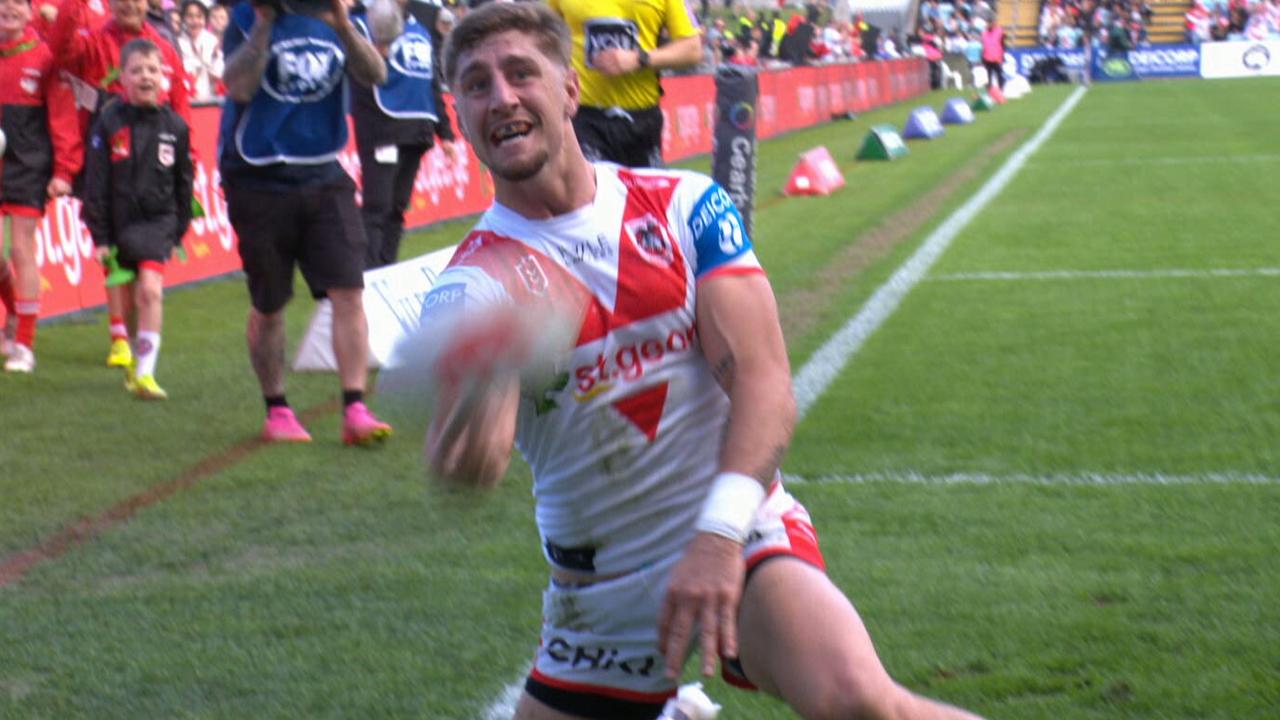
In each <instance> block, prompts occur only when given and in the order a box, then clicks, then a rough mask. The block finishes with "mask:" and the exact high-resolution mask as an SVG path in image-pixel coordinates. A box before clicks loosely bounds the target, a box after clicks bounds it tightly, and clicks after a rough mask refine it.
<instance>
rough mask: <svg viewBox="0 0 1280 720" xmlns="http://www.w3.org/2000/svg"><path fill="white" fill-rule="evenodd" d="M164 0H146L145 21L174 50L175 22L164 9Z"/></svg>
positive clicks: (176, 44) (175, 39)
mask: <svg viewBox="0 0 1280 720" xmlns="http://www.w3.org/2000/svg"><path fill="white" fill-rule="evenodd" d="M164 2H165V0H147V22H148V23H149V24H150V25H151V27H153V28H155V30H156V32H158V33H160V37H162V38H164V40H165V42H167V43H169V45H170V47H172V48H173V49H174V50H177V49H178V32H177V30H176V27H177V24H176V23H174V22H173V21H172V20H171V19H170V17H169V14H168V13H167V12H165V9H164Z"/></svg>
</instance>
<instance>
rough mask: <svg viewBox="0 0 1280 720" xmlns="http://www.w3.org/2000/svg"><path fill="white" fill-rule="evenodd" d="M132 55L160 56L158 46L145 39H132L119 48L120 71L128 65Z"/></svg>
mask: <svg viewBox="0 0 1280 720" xmlns="http://www.w3.org/2000/svg"><path fill="white" fill-rule="evenodd" d="M134 55H161V53H160V46H159V45H157V44H155V43H154V42H151V41H150V40H148V39H147V38H134V39H132V40H130V41H129V42H127V43H125V44H124V47H122V48H120V68H121V69H122V70H123V69H124V66H125V65H128V64H129V58H131V57H133V56H134ZM161 57H163V55H161Z"/></svg>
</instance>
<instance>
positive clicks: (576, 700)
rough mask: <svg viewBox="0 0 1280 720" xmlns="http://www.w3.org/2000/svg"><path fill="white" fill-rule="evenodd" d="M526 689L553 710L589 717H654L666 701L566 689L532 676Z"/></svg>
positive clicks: (616, 719) (647, 719)
mask: <svg viewBox="0 0 1280 720" xmlns="http://www.w3.org/2000/svg"><path fill="white" fill-rule="evenodd" d="M524 691H525V692H527V693H529V695H530V696H532V697H533V698H535V699H537V700H538V701H540V702H541V703H542V704H543V705H546V706H547V707H549V708H551V709H553V710H558V711H560V712H562V713H566V714H568V715H576V716H578V717H582V718H588V719H589V720H653V719H654V718H656V717H658V713H660V712H662V706H663V705H665V704H666V703H665V702H661V703H648V702H641V701H639V700H621V699H619V698H612V697H607V696H605V695H595V694H592V693H585V692H575V691H573V690H565V689H562V688H558V687H552V686H551V685H548V684H546V683H542V682H538V681H537V680H534V679H533V678H532V677H530V678H526V679H525V681H524Z"/></svg>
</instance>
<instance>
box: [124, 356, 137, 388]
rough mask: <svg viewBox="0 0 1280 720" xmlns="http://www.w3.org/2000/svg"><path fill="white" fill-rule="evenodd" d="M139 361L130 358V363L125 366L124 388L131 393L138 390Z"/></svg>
mask: <svg viewBox="0 0 1280 720" xmlns="http://www.w3.org/2000/svg"><path fill="white" fill-rule="evenodd" d="M137 374H138V363H137V362H135V361H134V359H133V358H129V364H128V365H125V366H124V390H125V392H127V393H129V394H130V395H135V394H137V392H138V378H137Z"/></svg>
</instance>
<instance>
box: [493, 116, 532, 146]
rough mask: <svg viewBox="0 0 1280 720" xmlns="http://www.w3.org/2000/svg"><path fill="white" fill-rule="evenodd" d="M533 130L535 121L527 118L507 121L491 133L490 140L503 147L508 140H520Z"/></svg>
mask: <svg viewBox="0 0 1280 720" xmlns="http://www.w3.org/2000/svg"><path fill="white" fill-rule="evenodd" d="M532 131H533V123H531V122H529V121H527V120H512V121H510V122H505V123H503V124H501V125H499V126H498V127H496V128H494V129H493V132H491V133H489V142H491V143H493V144H494V145H497V146H499V147H501V146H502V145H504V144H505V143H507V142H510V141H512V140H518V139H520V138H522V137H524V136H525V135H528V134H529V133H530V132H532Z"/></svg>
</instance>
